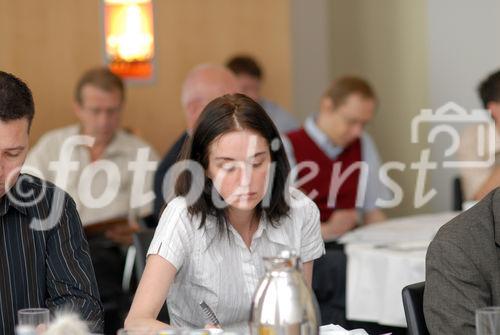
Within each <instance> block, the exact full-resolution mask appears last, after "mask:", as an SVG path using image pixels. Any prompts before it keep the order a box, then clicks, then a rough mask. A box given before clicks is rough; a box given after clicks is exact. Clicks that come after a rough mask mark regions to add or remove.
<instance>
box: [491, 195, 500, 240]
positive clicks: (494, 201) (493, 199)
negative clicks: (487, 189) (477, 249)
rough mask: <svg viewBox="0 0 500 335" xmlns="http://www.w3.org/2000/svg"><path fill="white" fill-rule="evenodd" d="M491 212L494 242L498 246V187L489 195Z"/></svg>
mask: <svg viewBox="0 0 500 335" xmlns="http://www.w3.org/2000/svg"><path fill="white" fill-rule="evenodd" d="M491 207H492V212H493V225H494V231H495V243H496V244H497V246H500V188H497V189H496V191H495V192H494V194H493V196H492V197H491Z"/></svg>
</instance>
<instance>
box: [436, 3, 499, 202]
mask: <svg viewBox="0 0 500 335" xmlns="http://www.w3.org/2000/svg"><path fill="white" fill-rule="evenodd" d="M427 8H428V10H427V15H428V20H427V22H428V32H427V33H428V63H429V68H428V72H429V75H428V78H429V99H430V106H429V107H430V108H432V109H435V108H437V107H439V106H441V105H443V104H444V103H445V102H447V101H455V102H457V103H459V104H460V105H462V106H463V107H465V108H468V109H470V108H481V104H480V101H479V98H478V96H477V93H476V89H477V85H478V83H479V82H480V80H481V79H483V78H484V77H485V76H487V74H489V73H490V72H493V71H494V70H496V69H499V68H500V20H499V19H498V18H499V16H498V15H499V13H500V1H496V0H479V1H470V0H428V4H427ZM446 145H447V143H446V142H445V140H444V139H443V141H440V142H438V143H436V144H435V145H433V146H432V152H433V154H434V155H433V157H434V159H436V160H438V161H439V160H441V157H442V154H441V153H443V152H444V151H443V150H444V147H446ZM457 173H458V172H457V171H456V170H449V169H446V170H445V169H441V170H438V171H435V172H434V173H433V174H432V184H433V186H434V188H435V189H436V190H437V191H438V196H437V197H436V198H435V199H433V201H432V205H433V209H434V210H435V211H440V210H448V209H449V208H450V199H451V180H452V178H453V177H454V176H455V175H457Z"/></svg>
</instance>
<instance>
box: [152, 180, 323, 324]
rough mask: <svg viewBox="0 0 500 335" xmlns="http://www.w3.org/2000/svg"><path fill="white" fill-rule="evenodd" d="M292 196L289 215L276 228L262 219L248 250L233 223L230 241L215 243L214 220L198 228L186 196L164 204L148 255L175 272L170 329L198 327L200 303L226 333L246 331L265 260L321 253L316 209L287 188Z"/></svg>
mask: <svg viewBox="0 0 500 335" xmlns="http://www.w3.org/2000/svg"><path fill="white" fill-rule="evenodd" d="M290 194H291V203H290V207H291V208H290V211H289V213H288V214H289V215H288V216H285V217H283V218H282V219H281V220H280V225H279V226H277V227H276V228H275V227H273V226H272V225H270V224H269V223H268V222H267V220H266V219H265V218H263V219H261V222H260V223H259V227H258V229H257V231H256V232H255V234H254V235H253V238H252V242H251V245H250V247H247V245H246V244H245V242H244V241H243V239H242V238H241V236H240V235H239V233H238V232H237V231H236V230H235V229H234V228H233V227H232V226H231V225H229V230H230V235H231V240H229V239H228V238H227V236H225V237H222V238H220V239H219V237H218V236H217V232H218V230H217V224H216V222H215V219H214V218H213V217H207V221H206V225H205V227H204V228H203V229H198V227H199V224H200V218H199V216H198V217H196V216H195V217H191V216H190V215H189V214H188V212H187V204H186V199H185V198H183V197H177V198H175V199H173V200H172V201H171V202H170V203H169V204H168V206H167V207H166V209H165V210H164V211H163V213H162V215H161V218H160V222H159V224H158V228H157V229H156V232H155V236H154V238H153V241H152V242H151V245H150V247H149V251H148V254H157V255H159V256H161V257H163V258H164V259H166V260H167V261H169V262H170V263H171V264H172V265H173V266H174V267H175V268H176V269H177V273H176V276H175V280H174V283H173V284H172V286H171V287H170V291H169V293H168V297H167V305H168V310H169V315H170V321H171V323H172V325H174V326H176V327H191V328H202V327H203V326H204V325H205V324H206V323H207V321H208V320H205V319H204V316H203V312H202V310H201V308H200V306H199V303H200V301H202V300H204V301H205V302H206V303H207V304H208V305H209V306H210V307H211V308H212V309H213V310H214V312H215V314H216V316H217V317H218V319H219V321H220V322H221V324H222V326H223V328H224V329H225V330H235V331H238V332H240V333H248V329H247V324H248V317H249V315H250V305H251V302H252V296H253V294H254V292H255V290H256V288H257V286H258V283H259V281H260V279H261V278H262V277H263V276H264V274H265V268H264V262H263V257H265V256H275V255H277V254H278V252H279V251H280V250H282V249H284V248H293V249H295V250H296V251H297V252H298V254H299V256H300V257H301V259H302V261H303V262H309V261H312V260H314V259H317V258H319V257H321V255H323V253H324V250H325V248H324V244H323V239H322V238H321V230H320V221H319V211H318V208H317V207H316V205H315V204H314V202H312V201H311V200H310V199H309V198H307V197H306V196H305V195H304V194H303V193H302V192H300V191H299V190H296V189H290Z"/></svg>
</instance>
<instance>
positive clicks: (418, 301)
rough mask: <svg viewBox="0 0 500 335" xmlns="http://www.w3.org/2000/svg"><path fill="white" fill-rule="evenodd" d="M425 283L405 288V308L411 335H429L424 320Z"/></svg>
mask: <svg viewBox="0 0 500 335" xmlns="http://www.w3.org/2000/svg"><path fill="white" fill-rule="evenodd" d="M424 288H425V282H421V283H416V284H412V285H408V286H406V287H405V288H403V292H402V294H403V306H404V309H405V316H406V324H407V325H408V334H409V335H429V331H428V330H427V325H426V323H425V318H424Z"/></svg>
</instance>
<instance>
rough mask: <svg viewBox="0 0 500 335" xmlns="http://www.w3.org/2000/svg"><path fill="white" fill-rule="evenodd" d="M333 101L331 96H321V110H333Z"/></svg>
mask: <svg viewBox="0 0 500 335" xmlns="http://www.w3.org/2000/svg"><path fill="white" fill-rule="evenodd" d="M333 107H334V106H333V101H332V99H331V98H330V97H323V98H321V102H320V110H321V111H325V112H326V111H328V112H332V111H333Z"/></svg>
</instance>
